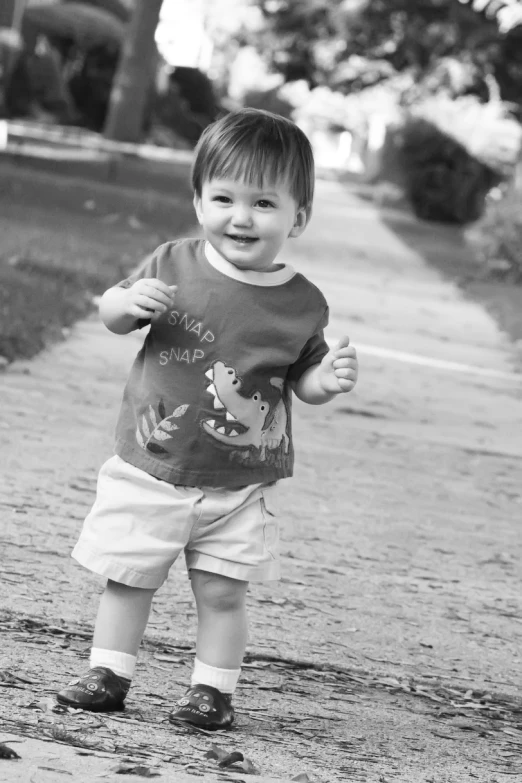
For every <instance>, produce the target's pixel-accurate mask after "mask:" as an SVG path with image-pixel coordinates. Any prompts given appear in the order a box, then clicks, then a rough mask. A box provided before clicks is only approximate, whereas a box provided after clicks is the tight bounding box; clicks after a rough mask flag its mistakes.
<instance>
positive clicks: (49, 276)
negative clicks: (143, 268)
mask: <svg viewBox="0 0 522 783" xmlns="http://www.w3.org/2000/svg"><path fill="white" fill-rule="evenodd" d="M4 182H5V179H4ZM99 192H101V193H102V196H100V195H99ZM99 192H97V195H96V194H95V195H94V196H93V190H92V185H89V183H83V185H81V186H78V185H76V186H73V185H72V184H71V183H67V182H64V181H63V180H61V179H56V180H54V181H53V179H52V178H50V179H49V177H48V176H46V177H41V176H40V175H34V176H33V175H31V176H30V177H28V178H27V179H26V180H24V178H22V181H20V179H19V178H18V179H17V180H16V187H15V186H12V187H9V188H7V187H6V188H3V189H2V192H1V193H0V356H3V357H4V358H5V359H7V360H8V361H9V362H10V361H13V360H14V359H18V358H30V357H31V356H34V355H35V354H36V353H38V352H39V351H41V350H42V348H44V347H45V346H46V345H48V344H49V343H50V342H53V341H55V340H59V339H61V338H62V336H63V335H64V333H66V330H67V328H68V327H70V326H71V325H72V324H74V322H75V321H76V320H78V319H79V318H82V317H84V316H86V315H87V314H89V313H90V312H92V311H93V310H94V305H93V297H94V296H95V295H97V294H100V293H102V292H103V291H104V290H105V289H106V288H108V287H109V286H110V285H113V284H114V283H116V282H117V281H118V280H120V279H122V278H123V277H125V276H126V275H127V274H128V273H129V272H130V271H131V269H132V268H133V267H134V266H135V265H136V264H137V263H138V262H139V261H140V260H141V259H142V258H143V257H144V256H145V255H147V254H148V253H149V252H151V251H152V250H153V249H154V248H155V247H157V246H158V245H159V244H161V242H164V241H166V240H167V239H171V238H173V237H175V236H177V235H179V234H180V233H184V232H186V231H189V232H190V229H191V228H192V226H193V224H194V216H193V208H192V204H191V199H190V198H187V195H188V191H187V192H185V191H184V190H183V188H180V192H179V197H178V198H177V199H176V198H174V199H173V200H172V204H173V208H172V209H166V208H165V204H166V203H167V204H168V203H169V199H166V198H165V197H163V198H162V209H158V210H157V211H155V210H154V205H153V204H152V205H151V204H150V203H149V204H148V205H147V204H145V205H143V204H141V203H140V200H139V199H136V197H134V198H132V197H130V196H129V197H125V194H123V195H122V193H123V191H122V193H118V191H117V190H115V189H112V190H110V189H109V190H107V193H106V194H105V193H104V192H103V188H102V189H101V191H99ZM142 201H143V199H142Z"/></svg>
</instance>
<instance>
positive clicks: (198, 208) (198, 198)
mask: <svg viewBox="0 0 522 783" xmlns="http://www.w3.org/2000/svg"><path fill="white" fill-rule="evenodd" d="M192 203H193V204H194V209H195V210H196V216H197V219H198V223H199V224H200V225H202V224H203V214H202V211H201V196H198V194H197V193H194V199H193V201H192Z"/></svg>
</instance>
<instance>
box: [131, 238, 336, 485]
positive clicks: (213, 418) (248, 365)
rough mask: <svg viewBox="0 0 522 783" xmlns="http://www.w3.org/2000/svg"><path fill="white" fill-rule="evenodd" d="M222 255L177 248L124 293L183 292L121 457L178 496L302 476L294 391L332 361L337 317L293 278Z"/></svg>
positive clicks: (162, 254) (149, 353)
mask: <svg viewBox="0 0 522 783" xmlns="http://www.w3.org/2000/svg"><path fill="white" fill-rule="evenodd" d="M207 247H208V246H207ZM212 250H213V249H212V248H208V250H207V251H206V245H205V241H204V240H203V239H183V240H178V241H175V242H167V243H166V244H164V245H162V246H161V247H159V248H158V249H157V250H156V251H155V253H154V254H153V255H152V256H151V257H150V258H149V259H148V260H147V261H146V262H145V263H144V265H142V267H141V268H140V269H139V270H138V271H137V272H136V273H135V274H133V275H131V276H130V277H128V278H127V279H126V280H122V281H121V282H120V283H119V284H118V285H119V286H121V287H124V288H128V287H130V286H131V285H132V284H133V283H134V282H135V281H136V280H138V279H140V278H158V279H160V280H162V281H163V282H165V283H166V284H167V285H176V286H177V291H176V293H175V298H174V304H173V306H172V307H171V308H170V309H168V310H167V312H165V313H164V314H163V315H161V316H160V317H158V318H154V319H153V320H152V322H150V330H149V332H148V334H147V335H146V337H145V340H144V343H143V346H142V348H141V350H140V351H139V353H138V355H137V357H136V359H135V361H134V364H133V366H132V369H131V371H130V375H129V378H128V381H127V385H126V387H125V391H124V394H123V401H122V406H121V411H120V415H119V419H118V424H117V428H116V453H117V454H118V455H119V456H120V457H121V458H122V459H124V460H125V461H127V462H130V463H131V464H132V465H135V466H136V467H138V468H141V469H142V470H144V471H146V472H147V473H149V474H151V475H152V476H155V477H156V478H158V479H161V480H163V481H167V482H169V483H172V484H180V485H185V486H209V487H229V488H232V487H235V486H243V485H246V484H254V483H258V482H262V483H268V482H272V481H276V480H278V479H280V478H285V477H288V476H291V475H292V470H293V461H294V449H293V444H292V430H291V386H290V384H291V382H293V381H297V380H298V379H299V378H300V377H301V375H302V374H303V373H304V372H305V370H307V369H308V368H309V367H311V366H312V365H314V364H317V363H318V362H320V361H321V359H322V358H323V356H324V355H325V354H326V353H327V352H328V346H327V344H326V343H325V340H324V336H323V329H324V327H325V326H326V324H327V322H328V307H327V304H326V301H325V299H324V297H323V295H322V293H321V292H320V291H319V289H318V288H317V287H316V286H315V285H313V284H312V283H311V282H310V281H308V280H307V279H306V278H305V277H304V276H303V275H301V274H299V273H296V272H295V271H294V270H293V269H292V268H291V267H289V266H281V267H279V268H276V269H275V271H272V272H265V273H260V272H253V271H249V272H244V271H242V270H239V269H237V268H236V267H234V266H233V265H232V264H230V263H229V262H228V261H226V260H225V259H223V258H222V257H221V256H219V255H218V254H217V253H216V252H215V251H213V252H209V251H212ZM148 323H149V322H147V321H143V322H139V323H138V326H140V327H141V326H145V325H146V324H148Z"/></svg>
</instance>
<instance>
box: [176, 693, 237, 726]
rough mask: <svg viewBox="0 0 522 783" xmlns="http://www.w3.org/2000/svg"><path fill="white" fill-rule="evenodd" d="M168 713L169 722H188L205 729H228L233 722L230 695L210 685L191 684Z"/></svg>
mask: <svg viewBox="0 0 522 783" xmlns="http://www.w3.org/2000/svg"><path fill="white" fill-rule="evenodd" d="M177 705H178V706H177V708H176V709H175V710H174V712H171V713H170V715H169V720H170V721H171V723H179V722H181V723H190V724H192V725H193V726H198V728H200V729H206V730H207V731H218V730H219V729H229V728H230V727H231V726H232V723H233V722H234V708H233V706H232V696H231V695H230V694H229V693H221V691H218V689H217V688H212V687H211V686H210V685H193V686H192V687H191V688H189V689H188V691H187V692H186V694H185V695H184V696H183V698H181V699H179V701H178V702H177Z"/></svg>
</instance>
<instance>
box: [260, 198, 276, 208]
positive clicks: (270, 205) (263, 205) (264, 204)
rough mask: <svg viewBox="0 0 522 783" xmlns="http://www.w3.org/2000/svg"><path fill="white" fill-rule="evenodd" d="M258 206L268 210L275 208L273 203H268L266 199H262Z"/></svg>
mask: <svg viewBox="0 0 522 783" xmlns="http://www.w3.org/2000/svg"><path fill="white" fill-rule="evenodd" d="M257 203H258V205H259V206H260V207H262V209H266V208H267V207H273V206H274V205H273V203H272V202H271V201H267V199H266V198H262V199H260V200H259V201H258V202H257Z"/></svg>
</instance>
